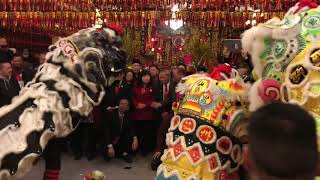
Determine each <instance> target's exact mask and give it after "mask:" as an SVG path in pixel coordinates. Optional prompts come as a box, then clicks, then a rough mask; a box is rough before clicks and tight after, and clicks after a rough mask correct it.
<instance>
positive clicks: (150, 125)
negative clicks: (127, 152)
mask: <svg viewBox="0 0 320 180" xmlns="http://www.w3.org/2000/svg"><path fill="white" fill-rule="evenodd" d="M140 77H141V78H140V79H139V82H138V83H137V84H136V86H135V88H134V89H133V94H132V103H133V107H134V109H133V112H132V120H133V121H134V122H133V124H134V126H135V129H136V132H137V136H138V139H139V143H140V145H139V147H140V150H141V153H142V155H147V154H148V153H150V152H152V151H153V149H154V142H155V129H154V115H153V109H152V107H151V106H150V105H151V103H152V102H153V101H154V96H153V92H152V83H151V75H150V73H149V72H148V71H145V70H144V71H142V73H141V76H140Z"/></svg>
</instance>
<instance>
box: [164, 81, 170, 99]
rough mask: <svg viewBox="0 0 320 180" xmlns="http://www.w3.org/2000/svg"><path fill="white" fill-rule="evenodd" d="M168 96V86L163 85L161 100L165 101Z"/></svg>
mask: <svg viewBox="0 0 320 180" xmlns="http://www.w3.org/2000/svg"><path fill="white" fill-rule="evenodd" d="M168 94H169V90H168V85H167V84H164V91H163V100H166V99H167V98H168Z"/></svg>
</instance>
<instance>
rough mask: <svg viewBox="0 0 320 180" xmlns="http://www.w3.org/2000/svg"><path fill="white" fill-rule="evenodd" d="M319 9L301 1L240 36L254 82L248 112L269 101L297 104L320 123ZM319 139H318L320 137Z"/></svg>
mask: <svg viewBox="0 0 320 180" xmlns="http://www.w3.org/2000/svg"><path fill="white" fill-rule="evenodd" d="M319 38H320V7H318V6H317V4H316V3H313V2H312V1H311V0H303V1H301V2H300V3H298V4H297V5H296V6H295V7H293V8H291V9H290V10H289V11H288V13H287V14H286V15H285V17H284V18H283V19H282V20H280V19H277V18H274V19H271V20H270V21H268V22H267V23H265V24H259V25H258V26H256V27H253V28H251V29H249V30H248V31H246V32H245V33H244V34H243V38H242V43H243V49H244V51H247V52H248V53H249V54H251V56H252V61H253V64H254V67H255V70H254V75H255V76H256V79H257V81H256V83H255V84H254V85H253V86H252V88H251V90H250V93H249V94H250V97H249V99H250V106H249V110H250V111H254V110H255V109H257V108H259V107H260V106H261V105H263V104H265V103H268V102H270V101H277V100H281V101H283V102H287V103H294V104H298V105H300V106H301V107H303V108H305V109H306V110H307V111H309V112H310V113H311V114H313V116H314V117H315V118H316V120H317V123H318V124H319V122H320V39H319ZM319 139H320V138H319Z"/></svg>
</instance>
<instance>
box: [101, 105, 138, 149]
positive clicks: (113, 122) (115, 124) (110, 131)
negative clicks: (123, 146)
mask: <svg viewBox="0 0 320 180" xmlns="http://www.w3.org/2000/svg"><path fill="white" fill-rule="evenodd" d="M103 121H104V123H103V124H104V125H103V126H104V132H105V142H106V144H107V145H108V144H112V141H113V140H115V139H116V138H126V139H127V140H128V142H129V141H130V140H132V138H133V137H134V136H135V131H134V129H133V126H132V124H131V121H130V119H129V115H128V113H125V114H124V117H123V120H122V127H121V120H120V118H119V112H118V109H114V110H112V111H111V112H110V113H109V117H108V118H107V119H104V120H103Z"/></svg>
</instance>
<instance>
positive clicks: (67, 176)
mask: <svg viewBox="0 0 320 180" xmlns="http://www.w3.org/2000/svg"><path fill="white" fill-rule="evenodd" d="M150 160H151V156H148V157H141V156H137V157H135V158H134V162H133V163H132V164H128V163H125V162H123V161H122V160H120V159H112V160H111V161H110V162H105V161H103V159H102V158H96V159H95V160H93V161H90V162H88V161H87V159H85V158H83V159H81V160H79V161H75V160H73V158H72V157H71V156H70V155H64V156H63V163H62V171H61V175H60V180H83V175H84V174H86V173H88V172H91V171H94V170H100V171H102V172H104V173H105V174H106V175H107V179H108V180H152V179H154V176H155V174H156V173H155V171H152V170H151V169H150ZM43 170H44V162H43V161H42V160H40V161H39V162H38V163H37V165H36V166H35V167H34V168H33V169H32V171H31V172H30V173H29V174H28V175H27V176H26V177H24V178H23V180H42V174H43Z"/></svg>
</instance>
